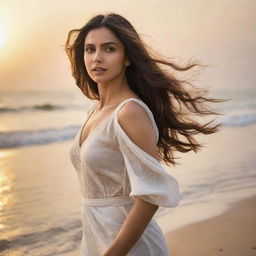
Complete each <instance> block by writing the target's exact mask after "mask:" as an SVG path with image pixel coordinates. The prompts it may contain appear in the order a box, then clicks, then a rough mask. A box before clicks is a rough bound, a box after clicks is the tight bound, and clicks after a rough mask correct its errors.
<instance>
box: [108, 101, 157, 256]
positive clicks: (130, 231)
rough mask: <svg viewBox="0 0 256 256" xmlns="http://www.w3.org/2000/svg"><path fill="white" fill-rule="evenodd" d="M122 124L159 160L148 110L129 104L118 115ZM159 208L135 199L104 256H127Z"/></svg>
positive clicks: (136, 142)
mask: <svg viewBox="0 0 256 256" xmlns="http://www.w3.org/2000/svg"><path fill="white" fill-rule="evenodd" d="M118 121H119V123H120V125H121V127H122V128H123V130H124V131H125V132H126V134H127V135H128V136H129V138H130V139H131V140H132V141H133V142H134V143H135V144H136V145H137V146H139V147H140V148H141V149H142V150H143V151H145V152H147V153H148V154H150V155H151V156H153V157H155V158H156V159H157V160H159V158H158V153H157V146H156V144H157V142H156V139H155V131H154V130H153V126H152V123H151V120H150V119H149V117H148V114H147V113H146V112H145V110H144V109H143V108H142V107H141V106H139V105H138V104H137V103H135V102H128V103H127V104H126V105H125V106H124V107H123V108H122V109H121V110H120V112H119V113H118ZM158 208H159V206H158V205H154V204H151V203H148V202H146V201H144V200H142V199H141V198H140V197H135V203H134V205H133V208H132V209H131V211H130V213H129V214H128V216H127V218H126V220H125V222H124V223H123V225H122V227H121V229H120V231H119V233H118V235H117V236H116V238H115V239H114V241H113V242H112V244H111V245H110V247H109V248H108V250H107V251H106V252H105V253H104V254H103V256H125V255H127V253H128V252H129V251H130V250H131V248H132V247H133V246H134V245H135V243H136V242H137V240H138V239H139V238H140V236H141V235H142V233H143V232H144V230H145V228H146V227H147V226H148V224H149V222H150V221H151V219H152V217H153V216H154V214H155V212H156V211H157V209H158Z"/></svg>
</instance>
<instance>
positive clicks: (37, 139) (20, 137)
mask: <svg viewBox="0 0 256 256" xmlns="http://www.w3.org/2000/svg"><path fill="white" fill-rule="evenodd" d="M79 127H80V126H78V125H71V126H67V127H63V128H48V129H40V130H25V131H6V132H0V148H13V147H20V146H28V145H38V144H47V143H52V142H56V141H65V140H71V139H72V138H74V136H75V135H76V133H77V131H78V129H79Z"/></svg>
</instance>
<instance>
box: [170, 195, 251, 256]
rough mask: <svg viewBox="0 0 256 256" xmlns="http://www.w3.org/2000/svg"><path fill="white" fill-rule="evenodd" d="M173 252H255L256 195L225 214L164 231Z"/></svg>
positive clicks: (245, 255)
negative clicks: (167, 231)
mask: <svg viewBox="0 0 256 256" xmlns="http://www.w3.org/2000/svg"><path fill="white" fill-rule="evenodd" d="M165 238H166V240H167V242H168V246H169V250H170V255H171V256H186V255H189V256H215V255H221V256H255V255H256V196H254V197H251V198H247V199H244V200H241V201H239V202H236V203H233V204H232V205H231V207H230V208H229V209H228V210H227V211H226V212H224V213H223V214H221V215H219V216H217V217H214V218H211V219H208V220H204V221H200V222H196V223H192V224H190V225H187V226H184V227H181V228H179V229H177V230H174V231H172V232H169V233H167V234H165Z"/></svg>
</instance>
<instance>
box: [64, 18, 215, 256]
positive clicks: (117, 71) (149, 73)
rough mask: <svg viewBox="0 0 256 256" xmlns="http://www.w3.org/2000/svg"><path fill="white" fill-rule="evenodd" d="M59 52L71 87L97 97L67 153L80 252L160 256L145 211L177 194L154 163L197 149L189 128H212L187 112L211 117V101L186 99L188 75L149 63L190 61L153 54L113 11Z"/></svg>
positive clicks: (159, 239)
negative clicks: (77, 185)
mask: <svg viewBox="0 0 256 256" xmlns="http://www.w3.org/2000/svg"><path fill="white" fill-rule="evenodd" d="M74 34H76V38H75V40H74V43H71V40H72V36H73V35H74ZM65 50H66V52H67V54H68V57H69V59H70V62H71V68H72V75H73V77H74V78H75V80H76V84H77V85H78V87H79V88H80V89H81V91H82V92H83V94H85V95H86V97H88V98H90V99H93V100H96V103H94V104H93V106H92V107H91V108H90V109H89V111H88V115H87V120H86V121H85V123H84V125H83V126H82V127H81V129H80V131H79V132H78V134H77V136H76V137H75V139H74V143H73V145H72V148H71V150H70V157H71V161H72V163H73V165H74V167H75V169H76V170H77V173H78V176H79V181H80V182H81V193H82V209H81V216H82V225H83V237H82V243H81V255H82V256H102V255H104V256H123V255H130V256H135V255H136V256H143V255H145V256H167V255H168V248H167V244H166V241H165V239H164V236H163V233H162V231H161V229H160V228H159V226H158V224H157V223H156V221H155V219H154V218H153V217H154V214H155V213H156V211H157V210H158V208H159V206H164V207H175V206H177V204H178V202H179V200H180V193H179V186H178V182H177V180H176V179H175V178H174V177H172V176H171V175H170V174H168V173H167V172H166V171H165V169H164V168H163V167H162V165H161V164H160V161H161V160H162V161H164V162H165V163H166V164H175V163H176V162H175V160H174V155H173V151H174V150H178V151H180V152H187V151H189V150H194V151H196V150H197V149H198V148H199V147H200V146H201V145H200V144H199V143H197V141H196V140H195V139H194V137H193V135H194V134H197V133H203V134H210V133H214V132H216V131H217V129H218V127H219V125H215V126H212V127H210V126H209V124H210V123H211V122H209V123H207V124H199V123H198V122H196V121H195V120H193V119H192V118H191V117H190V116H189V114H198V115H209V114H216V113H215V112H213V111H211V110H209V109H208V108H206V106H204V105H203V103H204V102H207V101H210V102H218V100H215V99H209V98H206V97H204V96H203V95H200V94H199V93H198V92H197V94H195V96H193V95H192V92H189V91H188V89H185V84H188V82H186V81H182V80H178V79H177V78H175V77H174V76H172V75H170V74H168V73H167V72H166V71H163V70H162V69H161V68H160V66H159V65H158V64H164V65H168V66H170V67H172V68H174V69H175V70H178V71H185V70H188V69H190V68H192V67H193V66H196V65H198V64H191V65H188V66H187V67H183V68H182V67H180V66H178V65H176V64H173V63H170V62H168V61H165V60H163V59H156V58H153V56H152V54H150V53H149V52H148V50H147V49H146V47H145V44H144V43H143V42H142V40H141V39H140V37H139V35H138V33H137V32H136V31H135V29H134V28H133V26H132V25H131V24H130V23H129V22H128V21H127V20H126V19H125V18H124V17H122V16H120V15H118V14H115V13H110V14H107V15H97V16H95V17H93V18H92V19H91V20H90V21H89V22H88V23H87V24H86V25H85V26H84V27H82V28H81V29H77V30H71V31H70V32H69V35H68V39H67V42H66V45H65ZM195 92H196V90H194V91H193V93H195ZM184 138H185V140H184Z"/></svg>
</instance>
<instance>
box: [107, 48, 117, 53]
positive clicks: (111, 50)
mask: <svg viewBox="0 0 256 256" xmlns="http://www.w3.org/2000/svg"><path fill="white" fill-rule="evenodd" d="M106 50H107V52H113V51H115V48H113V47H108V48H106Z"/></svg>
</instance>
